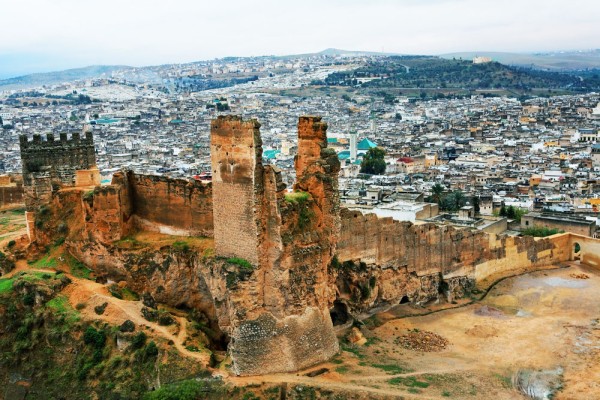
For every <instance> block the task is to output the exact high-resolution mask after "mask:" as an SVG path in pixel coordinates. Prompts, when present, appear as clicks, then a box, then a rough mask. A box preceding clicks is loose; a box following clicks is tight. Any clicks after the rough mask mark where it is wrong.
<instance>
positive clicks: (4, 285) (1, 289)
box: [0, 278, 15, 294]
mask: <svg viewBox="0 0 600 400" xmlns="http://www.w3.org/2000/svg"><path fill="white" fill-rule="evenodd" d="M14 281H15V279H14V278H9V279H0V294H3V293H8V292H10V291H11V290H12V287H13V282H14Z"/></svg>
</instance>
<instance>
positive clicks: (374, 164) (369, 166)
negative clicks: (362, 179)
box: [360, 147, 385, 175]
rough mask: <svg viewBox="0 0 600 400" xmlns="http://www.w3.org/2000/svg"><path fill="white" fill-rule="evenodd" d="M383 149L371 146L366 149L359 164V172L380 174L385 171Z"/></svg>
mask: <svg viewBox="0 0 600 400" xmlns="http://www.w3.org/2000/svg"><path fill="white" fill-rule="evenodd" d="M384 158H385V150H383V149H382V148H381V147H373V148H371V149H369V151H367V154H365V156H364V157H363V160H362V163H361V164H360V172H362V173H363V174H371V175H381V174H383V173H384V172H385V160H384Z"/></svg>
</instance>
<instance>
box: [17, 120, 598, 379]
mask: <svg viewBox="0 0 600 400" xmlns="http://www.w3.org/2000/svg"><path fill="white" fill-rule="evenodd" d="M259 126H260V125H259V124H258V122H256V121H255V120H250V121H244V120H242V119H241V118H239V117H233V116H228V117H220V118H218V119H217V120H215V121H213V123H212V125H211V148H212V167H213V177H214V181H213V184H212V185H211V184H208V185H205V184H202V183H200V182H195V181H191V180H183V179H172V178H167V177H158V176H146V175H135V174H133V173H131V172H126V171H123V172H119V173H117V174H115V175H114V176H113V181H112V184H111V185H106V186H97V187H96V188H95V189H94V190H93V191H91V190H90V188H89V187H86V188H84V189H82V190H53V188H52V187H51V186H52V185H51V183H52V182H51V179H52V178H51V173H50V172H51V171H52V168H54V167H52V166H50V167H48V168H46V171H47V172H46V173H45V174H44V173H41V174H39V173H31V187H32V188H34V189H36V190H38V189H40V188H42V186H41V185H37V184H36V183H35V182H36V180H40V182H47V184H48V187H49V191H48V194H47V196H48V198H49V199H50V200H49V201H46V202H44V203H42V204H44V205H47V206H48V207H44V209H45V210H46V211H47V213H46V214H45V216H44V215H43V214H42V213H41V212H40V209H39V208H37V207H36V209H37V211H38V214H39V216H40V217H42V218H40V220H39V221H37V220H36V221H35V222H36V224H35V225H36V227H37V226H38V225H39V226H40V229H39V231H37V228H36V231H35V232H34V233H35V240H36V241H37V242H38V243H37V245H38V246H39V247H40V248H42V247H43V246H45V245H47V244H50V243H52V242H53V241H54V240H55V238H56V232H58V224H59V223H61V222H62V221H68V225H69V226H68V237H67V238H66V240H65V245H66V246H67V248H68V249H69V251H70V252H71V253H72V254H73V255H74V256H75V257H77V258H78V259H80V260H82V261H84V262H85V263H86V264H87V265H89V266H90V267H91V268H93V269H94V272H95V273H96V275H97V276H102V277H105V278H107V279H112V280H124V281H127V284H128V286H129V287H132V288H133V289H134V290H136V291H139V292H144V291H147V292H148V293H151V294H152V295H153V296H154V297H155V298H156V299H157V300H158V301H160V302H164V303H166V304H169V305H171V306H174V307H179V306H182V307H189V308H194V309H196V310H198V311H200V312H202V313H204V314H205V315H206V316H207V317H208V319H209V320H210V323H211V326H212V329H213V330H214V331H216V332H218V334H219V336H220V335H221V333H223V334H224V335H225V336H226V337H228V338H229V344H228V350H229V353H230V355H231V359H232V361H233V365H232V369H233V371H234V372H235V373H237V374H241V375H251V374H264V373H271V372H284V371H295V370H299V369H302V368H305V367H309V366H311V365H314V364H316V363H319V362H322V361H324V360H327V359H329V358H330V357H331V356H333V355H334V354H335V353H336V352H337V351H338V342H337V339H336V336H335V334H334V329H333V321H332V316H331V315H330V310H333V312H332V314H333V315H334V316H335V315H336V314H341V313H342V311H343V313H347V311H350V312H351V313H353V314H354V315H358V314H360V313H363V312H369V311H370V310H373V308H375V307H385V306H391V305H394V304H398V303H400V302H406V301H409V302H411V303H414V304H423V303H426V302H428V301H432V300H437V299H438V298H439V297H440V296H442V295H443V296H445V297H446V298H447V299H448V300H453V299H454V298H458V297H462V296H464V295H465V294H466V292H468V290H470V289H471V288H472V287H473V286H474V285H477V286H478V287H480V288H482V289H483V288H486V287H488V286H489V284H491V283H492V282H494V281H495V280H497V279H499V278H502V277H505V276H509V275H512V274H516V273H522V272H527V271H532V270H536V269H541V268H546V267H547V266H549V265H551V264H556V263H560V262H563V261H567V260H572V259H573V258H574V254H573V251H574V250H573V244H574V240H577V243H578V244H580V247H581V249H582V250H581V254H580V255H579V257H581V259H582V260H583V261H584V262H589V263H590V264H592V265H596V264H598V263H599V262H598V259H597V257H596V254H597V251H596V250H597V247H599V246H600V245H598V243H600V241H597V240H593V239H586V240H583V239H581V238H576V237H575V238H574V236H573V235H570V234H563V235H555V236H552V237H548V238H539V239H538V238H535V239H534V238H531V237H522V238H519V237H508V236H502V235H494V234H487V233H484V232H481V231H477V230H470V229H460V228H453V227H449V226H439V225H435V224H430V223H425V224H412V223H410V222H398V221H394V220H392V219H391V218H378V217H377V216H376V215H373V214H370V215H363V214H361V213H358V212H353V211H350V210H347V209H341V208H340V204H339V198H338V190H337V184H338V180H337V176H338V173H339V168H340V165H339V160H338V158H337V155H336V153H335V152H334V151H332V150H331V149H328V148H327V139H326V130H327V124H325V123H324V122H322V121H321V118H319V117H301V118H300V119H299V122H298V155H297V158H296V160H295V167H296V177H297V182H296V183H295V185H294V191H295V192H296V193H295V194H294V195H292V196H290V195H289V194H287V193H286V188H285V185H284V184H283V183H282V180H281V173H280V172H279V171H278V170H277V168H275V167H273V166H270V165H264V166H263V164H262V148H261V140H260V134H259ZM25 143H26V144H27V143H29V142H27V141H25ZM40 146H41V147H44V146H45V145H40ZM86 146H87V145H86ZM44 162H55V161H44ZM82 165H83V164H82ZM78 166H80V165H78ZM59 178H60V176H59ZM58 183H59V184H60V183H61V181H60V180H59V181H58ZM36 201H44V200H43V199H41V200H40V199H36ZM38 204H39V203H38ZM30 214H33V212H32V213H30ZM28 222H29V220H28ZM31 222H32V223H31V225H32V226H33V221H31ZM37 222H40V224H37ZM30 229H33V228H30ZM136 229H143V230H148V229H149V230H154V231H158V232H163V233H169V234H177V235H180V234H182V235H194V236H198V235H201V236H209V237H210V236H213V235H214V243H215V252H216V254H215V255H216V257H212V256H210V255H205V254H199V253H197V252H194V251H187V252H177V251H174V249H170V248H169V247H168V246H166V247H165V248H161V249H159V250H155V251H146V250H144V251H141V252H137V253H136V252H130V251H128V250H126V249H120V248H118V246H116V245H115V241H118V240H120V239H123V238H124V237H125V236H127V235H129V234H130V233H131V232H133V231H135V230H136ZM213 232H214V233H213ZM234 257H235V258H241V259H244V260H246V261H248V262H250V264H251V267H248V266H247V265H244V264H243V262H242V263H241V264H240V260H232V258H234ZM336 319H337V317H336ZM337 322H339V321H337Z"/></svg>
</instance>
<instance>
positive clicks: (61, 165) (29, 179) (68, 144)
mask: <svg viewBox="0 0 600 400" xmlns="http://www.w3.org/2000/svg"><path fill="white" fill-rule="evenodd" d="M83 133H84V136H83V137H81V134H80V133H79V132H75V133H73V135H72V136H71V138H70V139H69V138H68V137H67V134H66V133H61V134H60V138H59V140H55V137H54V135H53V134H51V133H49V134H47V135H46V140H42V136H41V135H38V134H36V135H33V140H31V141H30V140H29V139H28V138H27V135H21V136H20V137H19V145H20V149H21V163H22V166H23V184H24V187H25V203H26V206H27V209H28V210H29V211H32V210H33V209H34V208H35V207H36V206H39V205H41V204H43V203H45V202H48V201H49V200H50V197H51V193H52V190H53V187H54V188H56V189H58V188H61V187H75V186H95V185H99V184H100V174H99V172H98V169H97V168H96V153H95V150H94V137H93V135H92V132H91V130H86V129H85V128H84V132H83Z"/></svg>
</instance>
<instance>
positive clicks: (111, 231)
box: [82, 185, 131, 244]
mask: <svg viewBox="0 0 600 400" xmlns="http://www.w3.org/2000/svg"><path fill="white" fill-rule="evenodd" d="M122 190H123V188H122V187H121V186H120V185H107V186H97V187H96V188H95V189H94V190H93V191H92V192H85V193H84V194H83V195H82V199H83V205H84V210H85V216H84V220H85V224H86V231H87V232H88V234H89V235H91V236H92V237H93V238H94V239H95V240H97V241H99V242H100V243H104V244H110V243H112V242H114V241H117V240H121V239H122V238H123V237H125V236H127V234H128V233H129V232H130V230H131V223H128V221H126V220H124V219H123V218H122V215H123V210H122V208H123V204H122V202H121V199H122V196H121V191H122Z"/></svg>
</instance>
